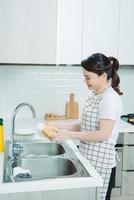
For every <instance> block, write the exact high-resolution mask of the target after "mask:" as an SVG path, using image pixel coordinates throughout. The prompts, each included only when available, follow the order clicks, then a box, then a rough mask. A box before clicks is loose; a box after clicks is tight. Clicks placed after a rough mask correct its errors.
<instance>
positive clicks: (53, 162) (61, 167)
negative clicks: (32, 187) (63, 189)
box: [12, 157, 77, 181]
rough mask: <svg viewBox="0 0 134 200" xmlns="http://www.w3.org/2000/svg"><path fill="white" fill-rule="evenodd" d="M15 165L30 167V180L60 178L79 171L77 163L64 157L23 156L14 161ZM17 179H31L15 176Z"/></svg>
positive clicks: (13, 165)
mask: <svg viewBox="0 0 134 200" xmlns="http://www.w3.org/2000/svg"><path fill="white" fill-rule="evenodd" d="M14 167H21V168H23V169H29V170H30V173H31V175H32V177H31V178H30V180H39V179H46V178H54V177H56V178H58V177H61V176H70V175H72V174H75V173H76V172H77V169H76V167H75V164H74V163H73V162H72V161H71V160H69V159H64V158H56V157H52V158H36V159H35V158H22V159H18V160H17V161H14V162H13V163H12V169H13V168H14ZM15 180H16V181H22V180H29V179H23V178H15Z"/></svg>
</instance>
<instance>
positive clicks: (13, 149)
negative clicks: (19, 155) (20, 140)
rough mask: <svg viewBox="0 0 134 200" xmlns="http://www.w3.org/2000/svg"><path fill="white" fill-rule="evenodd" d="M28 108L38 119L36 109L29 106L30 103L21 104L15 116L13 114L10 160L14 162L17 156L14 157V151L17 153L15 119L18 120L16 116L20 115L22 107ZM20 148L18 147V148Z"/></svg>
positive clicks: (14, 113)
mask: <svg viewBox="0 0 134 200" xmlns="http://www.w3.org/2000/svg"><path fill="white" fill-rule="evenodd" d="M25 106H26V107H28V108H29V109H30V110H31V111H32V116H33V118H36V112H35V109H34V107H33V106H32V105H31V104H29V103H21V104H19V105H18V106H17V107H16V108H15V110H14V112H13V114H12V119H11V123H12V124H11V128H12V130H11V138H10V151H9V158H10V160H14V158H15V156H14V151H15V140H14V133H15V118H16V114H17V113H18V111H19V110H20V109H21V108H22V107H25ZM17 148H18V147H17Z"/></svg>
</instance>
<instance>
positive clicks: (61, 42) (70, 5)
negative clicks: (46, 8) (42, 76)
mask: <svg viewBox="0 0 134 200" xmlns="http://www.w3.org/2000/svg"><path fill="white" fill-rule="evenodd" d="M82 12H83V0H71V1H67V0H58V18H57V21H58V23H57V25H58V27H57V63H59V64H80V62H81V50H82V46H81V41H82V17H83V13H82Z"/></svg>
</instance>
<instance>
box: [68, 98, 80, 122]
mask: <svg viewBox="0 0 134 200" xmlns="http://www.w3.org/2000/svg"><path fill="white" fill-rule="evenodd" d="M78 110H79V107H78V103H77V102H75V99H74V94H70V100H69V102H67V103H66V113H65V116H66V118H68V119H78V117H79V113H78Z"/></svg>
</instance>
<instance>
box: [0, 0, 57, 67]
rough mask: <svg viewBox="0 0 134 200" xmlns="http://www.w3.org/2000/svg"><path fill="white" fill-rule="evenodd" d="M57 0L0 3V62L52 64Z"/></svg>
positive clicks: (55, 35) (21, 0) (55, 37)
mask: <svg viewBox="0 0 134 200" xmlns="http://www.w3.org/2000/svg"><path fill="white" fill-rule="evenodd" d="M56 39H57V0H39V1H27V0H19V1H18V0H12V1H9V0H1V1H0V62H7V63H44V64H46V63H51V64H53V63H55V62H56Z"/></svg>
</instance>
